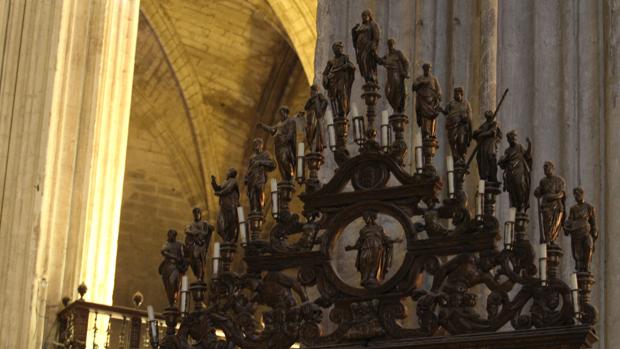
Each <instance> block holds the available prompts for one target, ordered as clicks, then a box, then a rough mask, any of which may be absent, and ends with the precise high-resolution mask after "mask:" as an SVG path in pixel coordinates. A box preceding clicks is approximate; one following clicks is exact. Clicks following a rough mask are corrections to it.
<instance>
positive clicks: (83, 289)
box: [77, 281, 88, 301]
mask: <svg viewBox="0 0 620 349" xmlns="http://www.w3.org/2000/svg"><path fill="white" fill-rule="evenodd" d="M77 291H78V293H79V295H80V299H79V300H80V301H83V300H84V295H85V294H86V291H88V287H86V284H85V283H84V282H83V281H82V283H81V284H80V286H78V288H77Z"/></svg>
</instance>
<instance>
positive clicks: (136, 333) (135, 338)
mask: <svg viewBox="0 0 620 349" xmlns="http://www.w3.org/2000/svg"><path fill="white" fill-rule="evenodd" d="M141 331H142V318H141V317H139V316H133V317H132V318H131V332H129V348H130V349H138V348H140V339H141V336H140V332H141Z"/></svg>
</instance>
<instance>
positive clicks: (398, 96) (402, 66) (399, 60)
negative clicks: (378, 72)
mask: <svg viewBox="0 0 620 349" xmlns="http://www.w3.org/2000/svg"><path fill="white" fill-rule="evenodd" d="M387 45H388V53H387V54H386V55H385V56H383V57H381V58H380V59H379V60H378V63H379V64H381V65H383V66H385V69H387V82H386V83H385V97H386V98H387V100H388V102H389V103H390V106H391V107H392V109H394V112H395V113H397V114H402V113H403V112H404V110H405V104H406V102H407V87H406V86H405V79H409V61H408V60H407V58H406V57H405V55H403V53H402V52H401V51H400V50H397V49H396V48H395V47H394V45H395V41H394V39H388V41H387Z"/></svg>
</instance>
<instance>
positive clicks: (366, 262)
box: [345, 212, 402, 288]
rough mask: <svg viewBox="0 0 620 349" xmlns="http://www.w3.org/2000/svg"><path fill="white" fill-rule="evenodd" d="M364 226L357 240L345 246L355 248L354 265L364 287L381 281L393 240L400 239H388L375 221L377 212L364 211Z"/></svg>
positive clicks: (390, 261)
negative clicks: (355, 257)
mask: <svg viewBox="0 0 620 349" xmlns="http://www.w3.org/2000/svg"><path fill="white" fill-rule="evenodd" d="M363 217H364V221H365V222H366V226H364V228H362V230H360V235H359V238H358V239H357V241H356V242H355V244H354V245H352V246H346V247H345V250H346V251H351V250H357V259H356V260H355V267H356V268H357V270H358V271H359V272H360V274H361V278H362V279H361V285H362V286H363V287H366V288H372V287H377V286H379V285H380V284H381V282H382V281H383V278H384V277H385V275H386V274H387V272H388V270H389V268H390V266H391V264H392V250H393V244H394V243H395V242H402V240H400V239H395V240H393V239H390V238H389V237H388V236H387V235H386V234H385V231H384V230H383V227H381V226H380V225H378V224H377V223H375V220H376V219H377V213H375V212H364V215H363Z"/></svg>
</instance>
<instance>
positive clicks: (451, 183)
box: [446, 155, 454, 198]
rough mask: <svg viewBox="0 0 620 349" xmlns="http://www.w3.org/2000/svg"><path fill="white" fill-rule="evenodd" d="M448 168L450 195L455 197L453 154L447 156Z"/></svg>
mask: <svg viewBox="0 0 620 349" xmlns="http://www.w3.org/2000/svg"><path fill="white" fill-rule="evenodd" d="M446 168H447V169H448V197H450V198H452V197H454V160H453V159H452V155H448V156H446Z"/></svg>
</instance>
